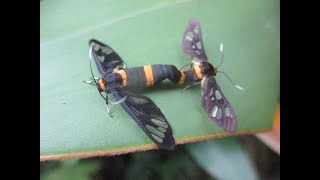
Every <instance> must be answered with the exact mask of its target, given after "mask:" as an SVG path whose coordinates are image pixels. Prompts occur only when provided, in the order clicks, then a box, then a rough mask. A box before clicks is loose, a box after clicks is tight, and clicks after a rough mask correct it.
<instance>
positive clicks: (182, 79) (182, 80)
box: [179, 71, 186, 84]
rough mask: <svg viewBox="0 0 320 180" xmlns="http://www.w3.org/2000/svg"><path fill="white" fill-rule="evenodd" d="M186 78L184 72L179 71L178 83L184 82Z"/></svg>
mask: <svg viewBox="0 0 320 180" xmlns="http://www.w3.org/2000/svg"><path fill="white" fill-rule="evenodd" d="M185 80H186V74H185V73H184V72H182V71H181V77H180V80H179V84H184V81H185Z"/></svg>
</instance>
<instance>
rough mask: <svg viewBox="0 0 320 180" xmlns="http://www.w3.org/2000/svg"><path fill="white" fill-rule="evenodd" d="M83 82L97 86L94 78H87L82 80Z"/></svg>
mask: <svg viewBox="0 0 320 180" xmlns="http://www.w3.org/2000/svg"><path fill="white" fill-rule="evenodd" d="M82 82H84V83H86V84H91V85H93V86H96V83H95V82H94V81H93V80H86V81H82Z"/></svg>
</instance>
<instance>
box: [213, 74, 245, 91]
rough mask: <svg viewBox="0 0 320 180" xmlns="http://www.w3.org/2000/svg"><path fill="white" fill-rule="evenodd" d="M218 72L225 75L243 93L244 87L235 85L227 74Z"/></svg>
mask: <svg viewBox="0 0 320 180" xmlns="http://www.w3.org/2000/svg"><path fill="white" fill-rule="evenodd" d="M217 72H218V73H222V74H224V75H225V76H226V77H227V78H228V79H229V81H230V82H231V83H232V84H233V85H234V86H235V87H236V88H237V89H239V90H242V91H244V90H245V88H243V87H241V86H239V85H237V84H235V83H234V82H233V81H232V79H231V78H230V77H229V76H228V75H227V74H226V73H225V72H223V71H217Z"/></svg>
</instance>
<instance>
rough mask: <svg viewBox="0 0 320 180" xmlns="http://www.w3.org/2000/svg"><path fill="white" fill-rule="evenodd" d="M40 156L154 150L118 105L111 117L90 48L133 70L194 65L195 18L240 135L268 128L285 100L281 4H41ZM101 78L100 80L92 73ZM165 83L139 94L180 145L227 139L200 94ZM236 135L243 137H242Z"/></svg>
mask: <svg viewBox="0 0 320 180" xmlns="http://www.w3.org/2000/svg"><path fill="white" fill-rule="evenodd" d="M40 16H41V18H40V107H41V108H40V156H41V158H42V160H45V159H59V158H60V159H61V158H71V157H88V156H95V155H103V154H119V153H124V152H132V151H137V150H146V149H151V148H154V147H155V146H154V144H153V142H152V141H151V140H150V139H149V138H148V137H147V136H146V135H145V134H144V133H143V132H142V130H141V129H140V128H139V127H138V125H137V124H136V123H135V122H134V121H133V120H132V119H131V118H130V117H129V115H128V114H127V113H126V112H125V111H124V110H123V109H122V107H121V106H119V105H115V106H112V107H111V111H112V112H113V116H114V117H113V118H111V117H109V116H108V114H107V111H106V107H105V103H104V100H103V99H102V98H101V97H100V96H99V94H98V93H97V89H96V88H95V87H93V86H90V85H87V84H84V83H83V82H82V81H83V80H87V79H88V78H89V77H90V70H89V56H88V41H89V39H91V38H96V39H98V40H100V41H103V42H105V43H106V44H108V45H110V46H111V47H112V48H113V49H114V50H115V51H117V53H118V54H119V55H120V56H121V57H122V58H123V60H124V61H125V62H126V64H127V67H136V66H143V65H146V64H174V65H176V66H177V67H182V66H183V65H185V64H187V63H190V60H189V59H188V57H187V56H186V55H185V54H184V53H183V52H182V50H181V46H182V34H183V31H184V29H185V27H186V25H187V23H188V21H189V19H190V18H192V17H196V18H198V19H199V21H200V23H201V25H202V32H203V38H204V46H205V49H206V53H207V56H208V58H209V59H210V60H209V61H210V62H212V63H213V64H215V65H217V64H218V63H219V60H218V58H217V57H218V53H219V44H220V43H221V42H223V43H224V49H225V59H224V63H223V65H222V66H221V67H220V70H222V71H224V72H226V73H227V74H228V75H229V76H230V77H231V78H232V79H233V81H235V82H236V83H237V84H239V85H241V86H244V87H245V88H246V91H239V90H237V89H236V88H234V86H232V84H231V83H230V82H229V81H228V79H227V78H226V77H225V76H223V75H222V74H218V75H217V76H216V79H217V82H218V83H219V85H220V87H221V88H222V91H223V92H224V94H225V96H226V97H227V98H228V100H229V101H230V103H231V104H232V105H233V107H234V109H235V111H236V113H237V116H238V120H239V123H238V124H239V126H238V134H243V133H253V132H255V131H260V130H268V129H271V127H272V119H273V114H274V109H275V108H274V107H275V105H276V101H277V96H278V94H279V82H280V78H279V71H280V70H279V69H280V60H279V59H280V47H279V44H280V40H279V23H280V21H279V2H278V1H276V0H271V1H264V0H240V1H239V0H237V1H235V0H233V1H231V0H225V1H213V0H201V1H199V0H175V1H172V0H165V1H156V0H138V1H134V2H132V1H129V0H126V1H125V0H123V1H113V0H94V1H89V0H54V1H50V0H44V1H41V2H40ZM95 74H96V75H98V73H95ZM182 88H183V87H181V86H178V85H172V84H171V83H170V82H168V81H166V82H164V83H162V84H161V85H157V86H154V87H151V88H146V90H144V91H136V93H137V94H141V95H145V96H148V97H150V98H151V99H152V100H153V101H154V102H155V103H156V104H157V105H158V107H159V108H160V109H161V110H162V112H163V113H164V115H165V116H166V118H167V119H168V121H169V122H170V124H171V126H172V128H173V133H174V137H175V139H176V140H177V143H187V142H190V141H200V140H203V139H208V138H214V137H216V136H228V135H230V134H228V133H225V132H224V131H223V130H222V129H221V128H219V127H218V126H217V125H216V124H214V123H213V122H212V121H211V120H210V119H209V118H208V115H207V114H206V113H205V111H204V109H203V108H202V106H201V104H200V95H201V92H200V87H199V86H195V87H193V88H190V89H188V90H186V91H185V92H184V93H182ZM236 135H237V134H236Z"/></svg>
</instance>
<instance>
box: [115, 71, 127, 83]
mask: <svg viewBox="0 0 320 180" xmlns="http://www.w3.org/2000/svg"><path fill="white" fill-rule="evenodd" d="M117 73H119V74H120V76H121V79H122V86H123V87H126V86H127V79H128V78H127V74H126V72H125V71H124V70H123V69H121V70H119V71H118V72H117Z"/></svg>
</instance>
